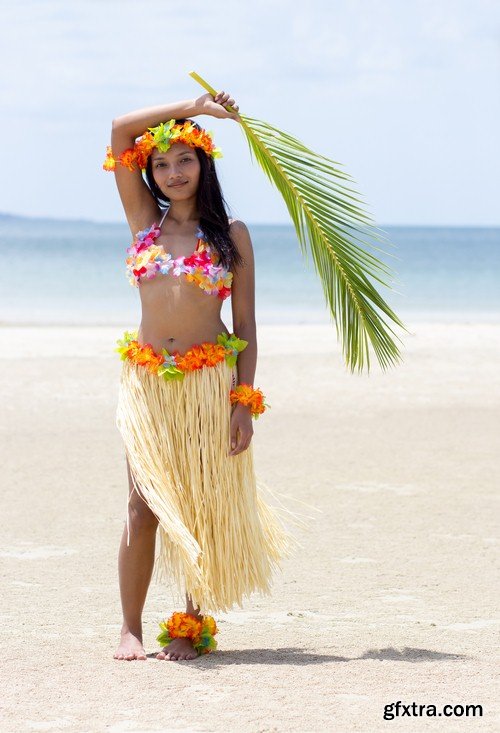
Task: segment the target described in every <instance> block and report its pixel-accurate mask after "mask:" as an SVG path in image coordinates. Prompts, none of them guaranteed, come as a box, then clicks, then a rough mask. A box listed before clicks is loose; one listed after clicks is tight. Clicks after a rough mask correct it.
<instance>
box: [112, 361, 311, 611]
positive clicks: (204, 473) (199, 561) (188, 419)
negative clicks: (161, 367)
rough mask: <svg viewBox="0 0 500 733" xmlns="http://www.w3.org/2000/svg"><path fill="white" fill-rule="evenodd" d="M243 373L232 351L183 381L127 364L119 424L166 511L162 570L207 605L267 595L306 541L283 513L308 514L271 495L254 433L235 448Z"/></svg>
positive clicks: (157, 505) (146, 486)
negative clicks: (236, 389)
mask: <svg viewBox="0 0 500 733" xmlns="http://www.w3.org/2000/svg"><path fill="white" fill-rule="evenodd" d="M237 378H238V371H237V365H234V366H229V365H228V364H227V363H226V361H221V362H219V363H218V364H216V365H215V366H204V367H203V368H200V369H196V370H194V371H191V372H188V373H186V374H185V376H184V379H183V380H182V381H175V380H174V381H167V380H165V379H163V378H161V377H159V376H158V375H156V374H152V373H150V372H148V370H147V369H145V368H144V367H142V366H140V365H138V364H135V363H133V362H132V361H129V360H126V361H124V363H123V368H122V373H121V380H120V389H119V399H118V408H117V413H116V424H117V427H118V429H119V431H120V433H121V435H122V438H123V441H124V444H125V450H126V455H127V458H128V462H129V466H130V472H131V475H132V479H133V484H134V489H135V490H137V491H138V493H139V494H140V495H141V496H142V497H143V499H144V500H145V501H146V503H147V504H148V506H149V507H150V509H151V510H152V512H153V513H154V514H155V515H156V517H157V518H158V521H159V533H160V538H161V543H160V553H159V555H158V556H157V557H156V559H155V573H156V578H157V580H158V581H160V582H162V581H166V582H167V583H169V582H170V586H171V589H172V591H173V592H174V594H175V591H177V592H178V594H179V596H178V600H179V602H182V603H184V602H185V596H184V595H183V593H184V592H187V593H188V594H189V595H190V596H191V599H192V601H193V604H194V605H195V607H196V606H198V607H200V608H201V610H202V612H203V613H205V612H207V611H211V612H218V611H227V610H230V608H231V606H232V605H234V604H236V603H237V604H238V605H239V606H240V607H242V600H243V597H244V596H248V595H249V594H250V593H252V592H254V591H258V592H260V593H261V594H265V595H269V594H270V592H271V590H270V588H271V583H272V573H273V569H275V568H278V567H279V561H280V560H281V559H282V558H283V557H288V556H290V555H291V554H292V549H293V545H295V544H296V545H299V546H301V545H300V543H299V542H298V541H297V540H296V538H295V537H294V536H293V535H292V534H291V532H289V531H288V530H287V529H286V528H285V524H284V523H283V522H282V520H281V518H280V516H279V515H280V514H283V513H286V514H287V515H289V517H290V518H291V521H292V522H293V523H294V524H300V523H301V519H300V517H299V515H298V514H296V513H295V512H291V511H290V510H289V509H288V508H286V507H284V505H283V504H281V508H280V507H277V506H271V505H269V504H268V503H267V502H266V501H265V500H264V498H263V491H270V489H269V487H267V486H266V484H264V483H263V482H262V481H258V480H257V478H256V475H255V471H254V461H253V449H252V443H250V445H249V447H248V448H247V449H246V450H244V451H243V452H241V453H239V454H237V455H236V456H229V455H228V453H229V450H230V419H231V413H232V410H233V409H234V408H233V406H232V405H231V404H230V400H229V392H230V390H231V388H232V386H234V385H235V384H236V383H237ZM271 494H272V496H273V497H275V494H274V493H273V492H271ZM281 496H284V495H283V494H281ZM128 501H130V498H129V499H128ZM128 501H127V530H128V544H130V530H129V516H128V514H129V507H128ZM171 581H173V584H172V582H171Z"/></svg>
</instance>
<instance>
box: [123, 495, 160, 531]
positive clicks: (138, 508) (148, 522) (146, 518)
mask: <svg viewBox="0 0 500 733" xmlns="http://www.w3.org/2000/svg"><path fill="white" fill-rule="evenodd" d="M136 499H137V500H136ZM129 522H130V526H131V527H132V528H133V529H134V530H135V531H136V532H154V531H156V529H157V527H158V519H157V518H156V516H155V515H154V514H153V512H152V511H151V509H150V508H149V507H148V505H147V504H146V502H145V501H144V500H143V499H141V498H139V497H136V496H135V495H134V499H131V500H130V505H129Z"/></svg>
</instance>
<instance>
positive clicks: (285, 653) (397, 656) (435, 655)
mask: <svg viewBox="0 0 500 733" xmlns="http://www.w3.org/2000/svg"><path fill="white" fill-rule="evenodd" d="M157 653H158V652H153V653H152V654H148V655H147V656H148V658H149V659H153V660H156V654H157ZM467 658H468V657H467V655H464V654H450V653H449V652H437V651H432V650H431V649H414V648H412V647H403V648H402V649H394V648H393V647H387V648H385V649H368V651H366V652H363V654H361V655H360V656H359V657H339V656H336V655H334V654H311V653H309V652H307V651H306V650H304V649H299V648H298V647H285V648H278V649H242V650H238V649H235V650H232V651H231V650H223V649H218V650H217V651H216V652H215V654H214V653H210V654H203V655H202V656H200V657H197V658H196V659H189V660H180V661H182V662H184V663H185V662H196V663H198V664H199V663H200V662H201V663H203V664H210V665H211V666H217V665H225V664H324V663H325V662H358V661H360V660H363V659H378V660H379V661H382V662H383V661H390V662H410V663H412V664H413V663H415V662H448V661H451V660H458V659H467ZM156 661H162V662H167V663H168V662H169V661H172V660H163V659H162V660H156Z"/></svg>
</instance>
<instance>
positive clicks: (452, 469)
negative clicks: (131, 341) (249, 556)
mask: <svg viewBox="0 0 500 733" xmlns="http://www.w3.org/2000/svg"><path fill="white" fill-rule="evenodd" d="M406 323H407V325H408V326H409V327H411V329H412V335H410V336H405V352H404V354H405V356H404V358H405V361H404V363H403V364H402V365H401V366H399V367H398V368H396V369H392V370H390V371H388V372H386V373H383V372H382V371H380V370H379V369H378V368H377V367H376V366H374V368H373V371H372V372H371V373H370V375H369V376H367V375H364V376H356V375H354V376H353V375H351V374H349V372H348V371H347V370H346V369H345V367H344V365H343V363H342V360H341V355H340V350H339V347H338V345H337V344H336V341H335V330H334V328H333V326H286V327H285V328H279V327H277V326H261V327H260V328H259V332H258V335H259V362H258V368H257V375H256V381H255V383H256V385H257V386H260V387H261V388H262V389H263V391H264V393H265V394H266V397H267V400H268V402H269V403H270V404H271V409H270V410H269V411H268V412H266V413H265V415H263V416H262V418H261V419H259V421H258V422H256V423H255V433H254V436H253V445H254V452H255V460H256V467H257V471H258V473H259V474H260V475H261V476H262V477H263V478H265V480H266V481H267V482H268V484H269V485H270V486H272V487H273V488H274V489H275V490H276V491H279V492H283V493H286V494H289V495H292V496H294V497H296V498H297V499H298V500H301V501H304V502H307V503H309V504H312V505H314V506H315V507H317V508H318V509H319V510H320V511H317V512H315V513H313V512H308V513H309V514H312V515H313V516H314V522H313V523H312V524H313V528H312V529H310V530H307V531H306V530H300V529H296V528H295V529H294V530H293V531H294V533H295V534H296V536H297V538H298V539H299V541H300V542H301V543H302V545H303V549H302V550H300V551H299V552H297V553H296V555H295V556H294V557H293V558H289V559H287V560H285V561H284V563H283V565H282V572H281V573H278V574H276V577H275V581H274V586H273V595H272V596H271V597H263V596H260V595H254V596H252V598H251V599H249V600H248V601H247V603H246V606H245V608H244V609H239V608H238V607H236V608H235V609H234V610H233V611H232V612H230V613H227V614H222V613H221V614H217V615H216V618H217V621H218V624H219V627H220V633H219V635H218V642H219V651H218V652H217V653H215V654H210V655H207V656H205V657H200V658H198V659H197V660H195V661H192V662H167V661H163V662H160V661H158V660H156V659H155V658H154V652H155V651H157V650H158V645H157V642H156V641H155V638H156V635H157V633H158V631H159V629H158V626H157V623H158V621H159V620H160V619H161V618H164V617H165V616H168V615H169V614H170V613H171V612H172V611H173V610H180V609H176V608H175V607H172V605H171V602H170V598H169V595H168V592H166V591H165V589H164V588H162V587H159V586H158V585H156V584H152V585H151V588H150V592H149V595H148V599H147V602H146V607H145V611H144V639H145V645H146V651H147V653H148V654H149V655H150V657H149V658H148V660H147V661H145V662H137V661H136V662H121V661H117V660H114V659H113V653H114V651H115V648H116V646H117V643H118V638H119V630H120V625H121V607H120V600H119V591H118V579H117V553H118V546H119V541H120V537H121V534H122V529H123V524H124V519H125V497H126V491H127V487H126V473H125V462H124V454H123V448H122V444H121V438H120V436H119V433H118V431H117V429H116V427H115V425H114V411H115V407H116V399H117V394H118V377H119V369H120V361H119V358H118V355H116V354H114V353H113V348H114V346H115V340H116V338H118V337H119V336H120V335H121V332H122V330H123V329H122V330H120V329H119V328H118V329H117V328H84V327H77V328H64V327H47V328H41V327H12V328H9V327H3V328H2V329H1V336H2V348H1V350H0V351H1V359H0V366H1V376H2V379H1V383H0V384H1V391H2V418H3V420H2V425H3V428H2V440H1V443H0V450H1V460H2V466H3V471H2V479H3V480H2V485H3V495H4V501H3V503H2V523H1V526H2V534H1V541H0V561H1V567H2V595H3V598H2V626H1V628H2V635H3V644H2V658H3V659H2V664H1V665H0V675H1V677H0V682H1V689H2V698H3V702H2V720H1V722H0V730H2V732H3V731H6V732H7V731H8V732H11V731H12V732H13V733H14V732H15V731H59V730H61V731H85V732H88V731H109V732H113V733H118V732H120V731H134V732H138V731H189V732H192V731H193V732H198V731H200V732H201V731H228V732H229V731H230V732H232V731H238V732H239V733H246V732H247V731H248V732H250V731H251V732H252V733H257V732H258V733H271V732H272V733H281V732H285V731H286V732H288V731H301V732H309V731H340V732H342V733H343V732H344V731H367V732H370V733H371V732H372V731H386V730H388V729H390V730H395V731H398V730H401V731H403V730H404V731H421V730H426V731H428V730H432V731H433V730H443V731H447V733H449V732H450V731H462V730H474V731H476V730H478V731H479V730H480V731H498V730H500V716H499V704H498V697H499V695H498V683H497V678H496V677H495V674H496V673H495V670H496V669H497V668H498V656H496V650H497V648H498V630H499V619H500V614H499V612H498V610H497V608H495V605H496V602H497V600H498V596H499V593H498V574H497V572H496V570H495V567H496V566H497V567H498V563H497V564H495V561H496V560H498V511H497V499H498V486H499V473H500V470H499V460H498V455H499V451H498V448H499V437H498V435H499V414H500V410H499V408H500V405H499V403H500V389H499V387H500V384H499V383H500V369H499V368H498V366H499V359H500V338H499V337H500V325H495V324H484V325H481V324H473V323H469V324H467V323H463V324H459V323H457V324H453V323H446V324H439V323H423V322H418V321H415V322H408V320H407V321H406ZM127 326H130V324H124V326H123V328H125V327H127ZM290 506H291V508H293V509H297V508H300V505H297V504H293V505H290ZM304 511H307V510H304ZM398 700H400V701H402V703H403V704H405V705H409V704H411V703H413V702H416V703H417V704H422V705H432V704H433V705H436V706H437V707H438V711H439V710H440V709H441V707H442V706H443V705H445V704H451V705H463V706H465V705H467V704H480V705H482V706H483V717H482V718H475V719H474V720H472V719H467V720H465V719H464V718H463V717H440V718H439V717H438V718H430V717H426V716H424V718H423V719H422V718H419V717H413V716H412V717H410V716H409V715H408V714H405V715H404V717H399V718H397V719H394V720H392V721H391V722H388V721H387V720H384V717H383V713H384V705H387V704H389V703H391V702H396V701H398ZM408 712H410V713H411V712H412V710H409V711H408Z"/></svg>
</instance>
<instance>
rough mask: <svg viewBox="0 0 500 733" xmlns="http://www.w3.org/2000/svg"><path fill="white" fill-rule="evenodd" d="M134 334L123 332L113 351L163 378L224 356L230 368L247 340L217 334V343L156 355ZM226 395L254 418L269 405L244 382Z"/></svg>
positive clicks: (179, 377) (181, 376) (177, 375)
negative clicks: (182, 352) (247, 409)
mask: <svg viewBox="0 0 500 733" xmlns="http://www.w3.org/2000/svg"><path fill="white" fill-rule="evenodd" d="M137 337H138V333H137V331H125V333H124V336H123V338H122V339H118V340H117V344H118V348H117V349H115V351H117V352H118V353H119V354H120V356H121V360H122V361H125V360H126V359H128V360H129V361H131V362H133V363H134V364H138V365H139V366H142V367H145V368H146V369H147V370H148V372H150V373H151V374H157V375H158V376H159V377H163V378H164V379H166V380H167V381H169V380H173V379H177V380H182V379H184V375H185V373H186V372H192V371H194V370H195V369H201V368H202V367H205V366H215V365H216V364H218V363H219V362H221V361H222V360H224V359H225V360H226V363H227V364H228V366H230V367H233V366H234V365H235V364H236V361H237V358H238V354H239V352H240V351H243V350H244V349H246V347H247V346H248V341H245V340H244V339H239V338H237V336H235V334H234V333H232V334H231V335H230V336H228V335H227V334H226V333H220V334H219V335H218V336H217V343H215V344H214V343H210V342H205V343H202V344H199V345H195V346H192V347H191V348H190V349H188V351H186V353H185V354H184V355H182V356H181V355H180V354H179V352H177V351H176V352H174V353H173V354H169V352H168V351H167V350H166V349H162V350H161V353H160V354H158V353H156V352H155V351H154V349H153V347H152V345H151V344H140V343H139V342H138V340H137ZM229 398H230V401H231V404H232V405H233V404H235V403H236V402H240V403H241V404H242V405H246V406H247V407H249V408H250V412H251V415H252V417H253V418H255V419H257V418H258V417H259V415H261V414H262V413H263V412H264V411H265V410H266V407H271V405H268V404H267V403H266V402H264V394H263V393H262V392H261V390H260V389H258V388H257V389H254V387H252V386H251V385H250V384H246V383H242V384H239V385H237V386H236V387H235V388H234V389H232V390H231V391H230V393H229Z"/></svg>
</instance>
